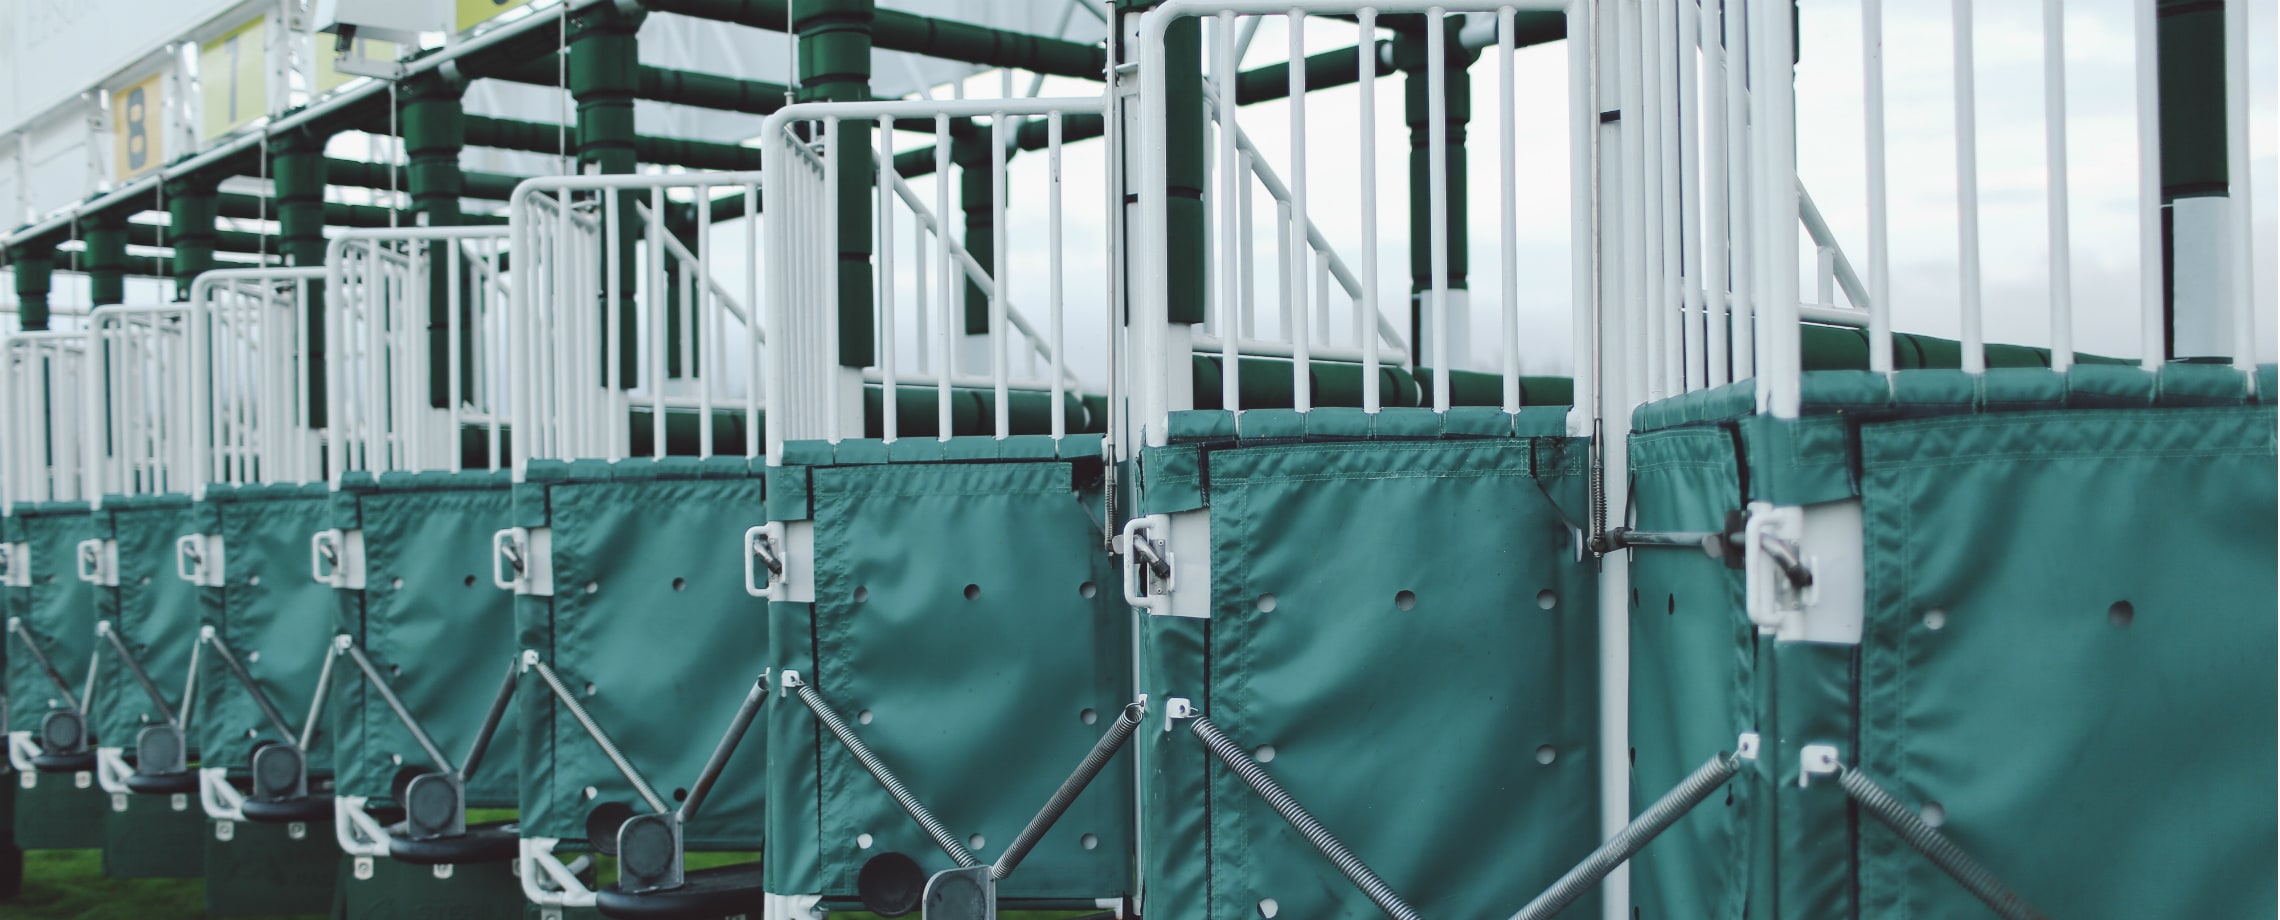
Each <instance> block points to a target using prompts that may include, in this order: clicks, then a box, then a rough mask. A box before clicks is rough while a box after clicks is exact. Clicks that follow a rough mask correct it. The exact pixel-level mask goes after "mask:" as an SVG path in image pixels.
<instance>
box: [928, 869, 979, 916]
mask: <svg viewBox="0 0 2280 920" xmlns="http://www.w3.org/2000/svg"><path fill="white" fill-rule="evenodd" d="M919 904H920V907H919V916H920V917H921V918H924V920H997V915H998V914H997V879H995V878H992V877H991V876H990V867H988V866H967V867H961V868H956V869H944V870H942V871H940V872H937V873H934V877H932V878H929V879H927V880H926V893H925V895H924V897H923V898H922V899H921V900H920V901H919Z"/></svg>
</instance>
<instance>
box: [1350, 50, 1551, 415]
mask: <svg viewBox="0 0 2280 920" xmlns="http://www.w3.org/2000/svg"><path fill="white" fill-rule="evenodd" d="M1513 20H1514V13H1513V10H1512V8H1511V7H1505V8H1503V9H1500V10H1497V11H1496V63H1497V67H1496V98H1497V101H1498V103H1500V104H1499V106H1498V107H1497V119H1496V120H1497V130H1496V164H1497V177H1498V178H1499V179H1500V180H1502V181H1501V184H1500V185H1499V188H1500V189H1501V191H1502V192H1503V194H1502V195H1500V196H1498V197H1499V198H1500V199H1501V201H1500V202H1499V204H1500V205H1501V206H1502V207H1501V210H1502V212H1503V213H1502V215H1501V216H1502V217H1503V226H1502V227H1501V230H1502V234H1501V236H1500V237H1499V239H1500V240H1501V242H1502V244H1503V250H1502V253H1501V254H1502V255H1503V257H1504V259H1503V263H1504V264H1503V269H1502V270H1501V271H1499V272H1498V274H1499V275H1501V276H1502V277H1501V278H1500V280H1501V281H1502V287H1503V291H1502V293H1503V295H1504V296H1503V301H1502V302H1501V303H1500V304H1498V306H1497V313H1498V315H1499V317H1500V318H1501V320H1502V323H1501V325H1502V327H1503V328H1502V332H1503V335H1502V336H1501V337H1500V339H1501V341H1502V342H1503V348H1502V349H1501V351H1502V353H1503V354H1502V358H1503V360H1502V361H1500V362H1499V363H1498V370H1499V371H1501V372H1502V373H1503V375H1504V394H1503V396H1504V411H1506V412H1518V411H1520V273H1519V271H1518V268H1519V265H1520V201H1519V199H1520V185H1519V171H1520V168H1519V156H1520V141H1519V134H1518V132H1517V130H1516V129H1515V126H1514V122H1515V121H1517V119H1518V115H1519V96H1518V92H1517V90H1516V88H1515V86H1514V79H1513V67H1514V65H1513V57H1514V48H1513V45H1514V42H1515V39H1514V37H1513V34H1512V32H1513V28H1514V25H1513ZM1363 43H1364V44H1369V40H1368V38H1367V37H1366V36H1365V37H1364V39H1363ZM1569 53H1571V54H1574V53H1577V52H1576V51H1574V50H1573V49H1572V46H1571V50H1570V52H1569ZM1363 85H1364V86H1367V85H1368V84H1366V83H1365V84H1363ZM1368 93H1369V91H1368V90H1364V92H1363V95H1368ZM1570 181H1574V180H1573V179H1571V180H1570ZM1570 245H1573V246H1579V247H1580V246H1585V245H1589V244H1588V243H1587V242H1586V241H1585V240H1582V239H1577V240H1574V241H1572V242H1571V243H1570Z"/></svg>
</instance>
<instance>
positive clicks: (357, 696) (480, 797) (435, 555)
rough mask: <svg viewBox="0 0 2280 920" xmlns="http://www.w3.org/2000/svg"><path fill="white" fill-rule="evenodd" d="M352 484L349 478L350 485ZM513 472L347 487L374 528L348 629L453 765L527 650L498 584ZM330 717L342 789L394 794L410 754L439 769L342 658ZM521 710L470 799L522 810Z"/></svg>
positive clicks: (347, 610)
mask: <svg viewBox="0 0 2280 920" xmlns="http://www.w3.org/2000/svg"><path fill="white" fill-rule="evenodd" d="M344 485H348V484H345V483H344ZM508 485H509V483H508V482H507V479H506V477H505V475H504V474H498V475H494V474H488V473H465V474H460V475H458V476H452V475H450V474H423V475H420V476H417V477H410V476H406V477H398V476H389V477H385V478H383V479H382V481H381V484H380V485H379V486H377V487H374V486H372V485H369V483H368V481H367V482H364V483H356V484H354V486H355V487H354V488H352V489H344V493H343V495H342V501H344V502H354V505H355V511H356V515H357V522H358V523H361V525H362V528H363V531H364V556H365V582H364V583H365V588H364V590H363V591H341V592H339V594H340V605H341V606H340V609H341V616H342V620H343V622H342V623H341V627H342V629H343V630H344V631H345V632H347V633H349V634H350V635H354V636H356V637H357V641H358V642H359V643H360V644H361V645H362V647H363V648H364V652H365V654H366V655H367V656H369V657H370V658H371V659H372V663H373V665H374V666H376V667H378V668H379V669H380V670H381V672H382V673H383V674H384V675H385V676H387V678H388V682H389V687H390V688H391V689H393V690H394V691H395V692H396V695H397V696H398V697H400V698H401V699H402V700H403V702H404V705H405V707H406V708H407V709H409V710H411V712H412V715H413V717H414V718H417V719H419V720H420V724H421V725H422V726H423V727H425V728H426V729H427V732H428V734H429V736H430V737H432V738H434V739H435V742H436V744H437V746H439V747H441V748H442V749H443V753H444V754H445V755H446V756H449V757H450V758H452V764H453V765H454V766H457V765H458V761H459V758H461V757H463V756H465V755H466V753H467V748H468V745H470V744H472V743H473V742H474V739H475V732H476V731H477V730H478V729H479V728H480V727H481V726H482V723H483V717H484V715H485V713H486V712H487V711H488V710H489V709H490V706H491V700H492V698H493V697H494V696H496V695H497V693H498V690H499V684H500V682H501V681H502V680H504V679H505V678H506V676H507V672H508V670H509V668H510V667H511V666H513V665H514V664H515V663H516V661H517V659H518V658H519V656H520V653H521V645H520V644H519V643H518V642H517V641H516V634H515V620H514V595H513V594H511V593H509V592H506V591H501V590H499V588H498V586H497V585H495V584H493V583H492V582H491V535H492V533H494V532H496V531H498V530H501V529H504V528H506V527H507V526H508V525H509V524H510V523H511V519H512V517H513V511H514V508H513V500H512V495H511V493H510V492H509V489H508ZM338 668H339V670H338V671H336V673H335V675H334V677H335V683H334V694H333V708H332V709H331V711H330V716H331V723H332V725H333V726H334V730H335V731H336V732H337V736H336V748H335V750H336V755H335V764H336V769H337V771H338V772H337V776H336V780H335V782H336V786H335V788H336V789H337V790H339V791H340V792H341V793H342V794H344V795H360V796H366V797H369V798H372V799H375V800H378V801H379V802H382V803H388V802H392V801H393V799H392V796H393V790H392V787H391V783H392V781H393V779H394V777H395V775H396V771H397V769H398V766H397V761H395V760H392V759H391V758H392V757H400V758H401V759H402V760H401V762H402V763H403V764H406V765H416V766H422V767H432V766H433V764H430V763H429V762H428V760H427V756H426V754H424V753H423V752H421V750H420V748H419V745H418V743H417V742H415V741H414V740H413V739H412V736H411V733H410V732H408V731H406V730H405V729H404V727H403V723H402V722H400V721H398V720H397V719H396V716H395V714H394V713H392V712H390V711H389V710H388V706H387V704H386V703H385V702H384V701H382V700H381V699H380V696H379V694H377V693H375V692H373V691H372V689H371V685H370V684H369V683H368V682H367V681H366V680H365V679H364V678H363V676H362V675H361V674H359V673H358V672H357V671H356V670H355V667H354V663H353V662H350V661H347V660H345V659H344V660H342V661H340V662H339V663H338ZM519 721H520V720H519V719H516V718H514V717H513V716H512V712H511V710H510V716H509V718H507V719H506V720H505V721H504V722H503V723H502V724H501V725H500V728H499V733H498V735H497V736H495V738H494V739H493V744H492V747H491V751H492V753H493V754H496V755H498V756H487V757H486V758H485V764H486V766H484V767H482V768H481V769H480V770H479V771H478V772H477V774H476V776H475V781H474V782H473V783H472V784H471V785H470V787H469V789H468V791H467V793H468V804H469V805H470V806H472V807H476V808H482V807H494V806H495V807H512V806H513V805H514V804H515V800H516V793H517V789H518V786H517V783H516V780H515V770H514V758H513V757H512V756H511V755H509V754H508V753H507V752H510V751H513V750H514V749H515V744H516V741H515V738H516V726H517V724H518V723H519Z"/></svg>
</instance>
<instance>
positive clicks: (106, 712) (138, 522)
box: [89, 495, 199, 757]
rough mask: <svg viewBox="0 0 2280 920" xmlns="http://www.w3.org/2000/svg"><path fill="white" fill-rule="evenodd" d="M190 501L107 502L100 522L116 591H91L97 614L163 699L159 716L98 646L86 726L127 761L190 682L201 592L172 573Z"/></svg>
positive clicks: (173, 709) (111, 654) (174, 710)
mask: <svg viewBox="0 0 2280 920" xmlns="http://www.w3.org/2000/svg"><path fill="white" fill-rule="evenodd" d="M189 508H190V500H189V498H188V496H182V495H169V496H153V497H141V498H125V497H119V496H113V497H106V498H105V499H104V500H103V509H102V511H101V512H99V513H98V517H99V518H102V519H108V522H109V529H110V535H111V537H112V539H115V540H117V541H118V569H119V586H118V588H117V589H116V590H98V591H96V592H95V595H96V603H97V612H96V616H97V617H99V618H101V619H106V620H109V621H111V624H112V628H113V629H114V631H116V632H117V634H118V636H119V639H120V641H122V642H124V643H126V645H127V647H128V648H129V649H131V650H132V651H133V652H134V654H135V660H136V661H137V662H138V663H140V664H141V665H142V668H143V670H144V671H145V672H147V673H148V674H149V675H150V679H151V682H152V683H155V684H157V685H158V690H159V692H160V693H162V694H165V696H166V703H167V709H168V711H165V712H161V711H160V710H159V709H158V707H157V704H155V703H153V702H152V701H151V698H150V695H149V694H148V693H145V692H143V689H142V687H141V686H140V685H138V684H136V683H135V679H134V676H133V675H132V674H131V673H129V672H128V670H127V666H126V664H125V663H124V662H122V661H121V660H120V659H119V654H118V651H117V650H115V649H113V648H111V647H110V643H108V642H104V641H103V640H101V639H98V640H96V641H97V642H99V643H100V645H99V646H98V647H97V648H96V656H95V661H96V677H95V681H96V684H97V686H98V687H99V688H100V689H98V690H97V691H96V693H95V701H94V704H93V709H92V711H91V712H90V713H89V722H90V724H91V725H92V726H93V730H94V733H95V737H97V738H100V739H102V740H103V744H104V746H105V747H115V748H120V749H122V750H124V751H126V752H127V754H128V755H129V756H130V757H132V756H133V754H134V750H135V743H136V737H137V735H138V734H139V733H140V732H141V731H142V729H143V728H144V727H145V726H148V725H156V724H163V723H165V722H166V720H167V718H168V717H169V716H172V715H179V714H180V712H181V707H182V689H183V686H184V683H185V679H186V678H187V677H188V676H189V669H190V651H191V648H192V647H193V646H195V645H196V644H197V642H198V622H199V603H198V588H197V587H196V586H193V585H191V584H190V583H189V582H187V581H183V580H182V579H181V578H180V577H179V576H178V575H177V574H176V572H175V568H174V541H175V539H176V538H178V537H180V536H182V535H183V534H186V533H191V532H192V531H191V530H190V529H189V524H190V523H191V522H190V521H189V519H188V511H189Z"/></svg>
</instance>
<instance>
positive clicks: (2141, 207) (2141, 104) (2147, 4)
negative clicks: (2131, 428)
mask: <svg viewBox="0 0 2280 920" xmlns="http://www.w3.org/2000/svg"><path fill="white" fill-rule="evenodd" d="M2158 2H2159V0H2132V2H2131V4H2130V6H2131V8H2132V10H2131V11H2132V13H2133V14H2134V17H2133V22H2132V28H2133V29H2134V31H2135V33H2136V38H2137V154H2138V169H2137V191H2138V208H2137V215H2138V227H2137V230H2138V343H2139V347H2140V348H2141V349H2142V350H2141V351H2140V352H2139V354H2140V355H2141V358H2140V363H2141V364H2142V365H2144V366H2145V367H2146V369H2148V370H2151V369H2153V368H2157V367H2160V366H2161V364H2162V362H2164V361H2166V360H2168V358H2169V355H2168V346H2167V344H2166V343H2167V340H2168V329H2167V320H2166V318H2165V316H2164V314H2163V310H2164V308H2163V300H2164V299H2165V298H2164V296H2163V289H2164V288H2165V286H2166V285H2165V284H2164V280H2165V279H2163V278H2162V267H2161V263H2162V258H2161V72H2160V67H2159V60H2160V47H2161V45H2160V40H2159V31H2160V27H2159V23H2158V21H2157V17H2156V15H2155V12H2154V6H2155V4H2156V3H2158Z"/></svg>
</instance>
